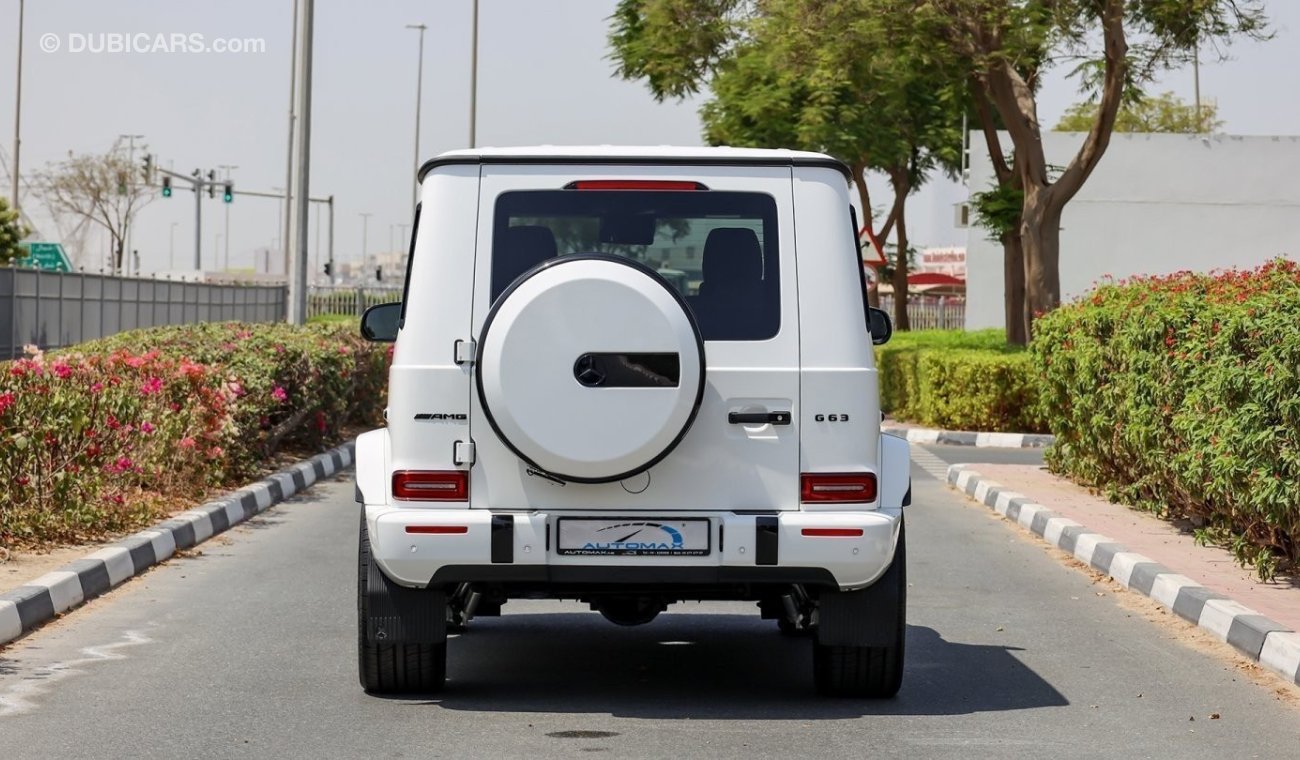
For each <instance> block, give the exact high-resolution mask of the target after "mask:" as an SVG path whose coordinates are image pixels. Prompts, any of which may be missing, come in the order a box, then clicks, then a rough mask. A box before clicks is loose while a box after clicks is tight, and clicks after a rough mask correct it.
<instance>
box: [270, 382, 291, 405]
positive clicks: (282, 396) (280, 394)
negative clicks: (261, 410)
mask: <svg viewBox="0 0 1300 760" xmlns="http://www.w3.org/2000/svg"><path fill="white" fill-rule="evenodd" d="M271 398H273V399H275V400H276V401H279V402H281V403H284V401H285V400H286V399H288V398H289V394H288V393H286V392H285V390H284V388H281V387H280V386H278V385H277V386H275V390H273V391H271Z"/></svg>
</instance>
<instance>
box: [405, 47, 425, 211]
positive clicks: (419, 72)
mask: <svg viewBox="0 0 1300 760" xmlns="http://www.w3.org/2000/svg"><path fill="white" fill-rule="evenodd" d="M406 28H407V29H419V30H420V57H419V63H417V64H416V69H415V166H414V167H413V171H419V170H420V101H421V100H422V99H423V98H422V96H423V95H424V30H425V29H428V28H429V27H427V26H425V25H424V24H407V25H406ZM412 197H413V199H414V200H413V201H412V202H411V207H412V208H414V207H415V205H416V204H418V203H419V202H420V185H419V183H418V182H417V183H416V185H415V190H414V191H413V195H412Z"/></svg>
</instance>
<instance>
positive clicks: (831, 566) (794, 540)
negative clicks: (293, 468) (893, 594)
mask: <svg viewBox="0 0 1300 760" xmlns="http://www.w3.org/2000/svg"><path fill="white" fill-rule="evenodd" d="M562 516H578V515H574V513H565V514H556V513H544V512H489V511H480V510H464V509H458V510H438V509H429V508H405V507H391V506H383V505H368V506H367V507H366V521H367V527H368V530H369V535H370V542H371V552H372V553H373V556H374V559H375V560H376V562H377V563H378V564H379V566H380V568H381V569H382V570H383V571H384V574H385V575H387V576H388V577H389V578H391V579H393V580H394V581H396V582H398V583H400V584H402V585H404V586H412V587H424V586H428V585H437V586H441V585H444V584H450V583H461V582H484V583H491V582H499V583H527V584H538V585H543V586H544V585H549V584H553V585H564V586H573V585H582V584H600V585H604V586H609V585H621V584H626V585H628V586H638V587H643V586H646V585H671V586H692V585H699V586H712V585H719V584H731V583H765V584H789V583H802V584H808V585H818V586H825V587H838V588H840V589H844V590H852V589H859V588H864V587H866V586H869V585H871V583H872V582H873V581H875V580H876V579H877V578H878V577H880V576H881V575H882V574H883V573H884V572H885V570H886V569H887V568H888V567H889V564H890V562H891V561H892V560H893V558H894V547H895V545H896V542H897V539H898V529H899V525H900V524H901V518H902V510H901V508H896V509H879V510H870V511H862V512H834V513H826V512H820V513H819V512H784V513H776V514H770V515H752V514H736V513H734V512H706V513H701V512H690V513H689V514H685V513H683V514H682V515H681V516H689V517H707V518H709V520H710V522H711V530H712V531H713V543H712V546H713V549H712V551H711V552H710V554H709V555H708V556H704V557H576V556H565V555H560V554H558V553H557V552H556V551H555V547H554V546H553V545H552V544H553V541H554V536H555V521H556V519H557V518H559V517H562ZM585 516H597V515H585ZM598 516H601V517H607V516H627V517H645V516H646V515H639V514H628V513H626V512H623V513H612V514H601V515H598ZM672 516H673V515H671V514H656V515H654V517H672ZM411 526H425V527H426V528H427V526H448V527H452V528H455V529H456V530H458V531H459V530H460V529H461V528H463V529H464V530H463V532H456V533H445V534H438V533H433V534H431V533H411V532H408V530H407V528H408V527H411ZM805 528H851V529H861V531H862V534H861V535H860V536H832V537H827V536H806V535H804V533H803V531H804V529H805Z"/></svg>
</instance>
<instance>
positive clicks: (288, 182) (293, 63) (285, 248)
mask: <svg viewBox="0 0 1300 760" xmlns="http://www.w3.org/2000/svg"><path fill="white" fill-rule="evenodd" d="M290 50H291V52H290V53H289V144H288V147H286V148H285V158H284V163H285V169H284V219H283V223H281V222H277V223H276V228H277V229H278V230H279V232H280V247H281V249H282V250H281V251H280V254H281V256H282V257H283V258H284V276H285V277H286V278H287V277H288V276H289V232H290V230H289V228H290V227H291V226H292V223H291V221H290V220H292V219H293V210H292V206H290V205H289V204H290V203H291V202H292V200H293V136H294V126H295V125H294V108H295V107H296V105H297V102H298V94H297V89H296V88H297V82H298V0H293V43H292V47H291V48H290ZM267 271H268V272H269V271H270V267H267Z"/></svg>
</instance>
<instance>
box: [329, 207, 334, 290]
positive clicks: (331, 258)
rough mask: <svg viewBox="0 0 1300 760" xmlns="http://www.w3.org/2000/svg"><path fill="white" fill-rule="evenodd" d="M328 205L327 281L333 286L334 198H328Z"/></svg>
mask: <svg viewBox="0 0 1300 760" xmlns="http://www.w3.org/2000/svg"><path fill="white" fill-rule="evenodd" d="M328 203H329V209H330V242H329V257H330V281H329V284H330V285H333V284H334V275H335V271H334V196H332V195H331V196H330V197H329V201H328Z"/></svg>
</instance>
